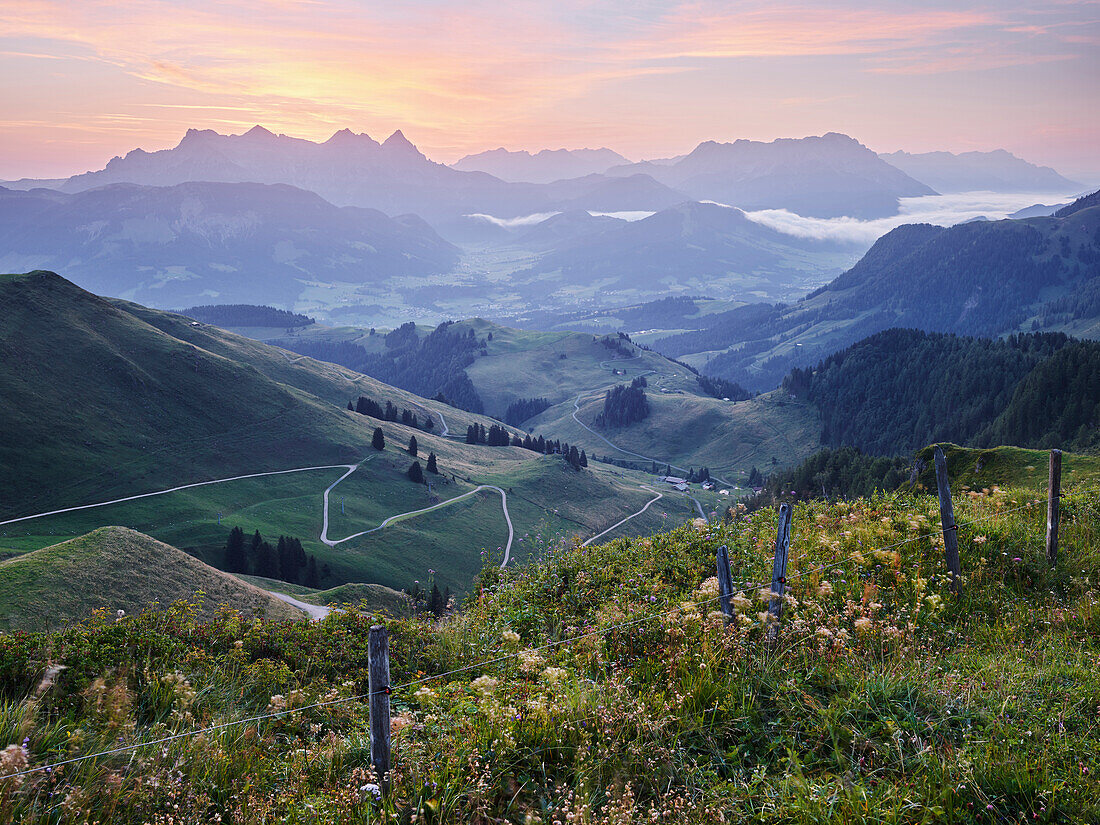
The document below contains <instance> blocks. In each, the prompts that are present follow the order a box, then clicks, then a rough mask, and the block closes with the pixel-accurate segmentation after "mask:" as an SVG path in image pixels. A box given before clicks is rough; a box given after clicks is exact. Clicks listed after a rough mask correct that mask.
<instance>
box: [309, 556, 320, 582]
mask: <svg viewBox="0 0 1100 825" xmlns="http://www.w3.org/2000/svg"><path fill="white" fill-rule="evenodd" d="M320 586H321V577H320V576H319V575H318V574H317V559H316V557H315V556H312V555H311V556H310V557H309V562H308V563H307V564H306V587H320Z"/></svg>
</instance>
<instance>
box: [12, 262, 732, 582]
mask: <svg viewBox="0 0 1100 825" xmlns="http://www.w3.org/2000/svg"><path fill="white" fill-rule="evenodd" d="M0 300H2V301H3V305H4V307H5V312H4V314H3V316H2V317H0V344H2V346H3V348H4V352H5V358H4V359H3V360H2V361H0V386H3V387H4V388H5V395H4V401H5V403H4V404H3V405H2V406H0V432H3V433H4V438H3V439H2V440H0V522H3V523H0V547H2V548H4V550H5V551H12V552H26V551H31V550H36V549H38V548H42V547H46V546H49V545H52V544H56V543H57V542H59V541H62V540H64V539H67V538H74V537H76V536H80V535H83V534H85V533H88V532H89V531H91V530H94V529H95V528H97V527H102V526H104V525H108V524H121V525H125V526H127V527H130V528H133V529H136V530H140V531H141V532H143V533H146V534H148V535H151V536H154V537H155V538H157V539H158V540H161V541H164V542H166V543H169V544H171V545H173V546H176V547H180V548H184V549H186V550H187V552H189V553H191V554H193V555H195V556H196V557H197V558H200V559H202V560H203V561H205V562H207V563H210V564H212V565H214V566H222V565H223V564H224V547H225V544H226V540H227V537H228V534H229V531H230V529H231V528H233V527H240V528H241V529H242V530H244V531H245V533H246V534H247V535H250V536H251V535H252V534H253V533H254V532H256V531H259V532H260V533H261V534H262V536H263V537H264V538H265V539H267V540H269V541H270V542H272V543H274V542H276V541H277V540H278V537H279V536H281V535H283V536H292V537H296V538H298V539H300V540H301V541H302V543H303V549H304V550H305V552H306V553H307V554H309V555H312V556H314V557H315V558H316V562H317V567H318V571H319V576H320V584H321V586H322V587H325V588H329V587H335V586H337V585H340V584H344V583H347V582H366V583H373V584H380V585H384V586H386V587H389V588H392V589H394V590H403V589H407V588H410V587H411V586H412V584H413V582H414V581H415V580H420V581H426V580H427V578H428V576H429V573H428V571H429V570H435V571H436V580H437V581H438V582H439V585H440V587H441V588H443V587H450V588H451V590H452V592H455V593H462V592H465V590H466V589H467V588H468V587H469V585H470V581H471V577H472V576H473V574H474V573H475V572H476V571H477V570H478V569H480V567H481V565H482V557H481V552H482V551H483V550H484V551H486V552H489V553H491V554H493V556H494V557H495V558H496V559H497V560H498V562H502V561H503V560H504V551H505V549H506V546H507V540H508V535H509V532H508V526H507V524H506V522H505V518H504V509H503V506H502V501H501V497H500V493H498V492H496V491H494V490H488V489H483V490H480V491H479V490H478V488H479V487H480V486H481V485H493V486H496V487H499V488H500V489H503V490H505V491H506V495H507V496H508V497H509V501H508V509H509V512H510V514H511V517H512V521H513V527H514V542H513V546H512V548H511V552H510V554H509V558H510V559H513V560H515V561H521V560H524V559H526V558H529V557H530V556H531V555H532V554H533V553H536V552H540V550H539V548H540V547H542V546H544V544H545V543H548V542H551V541H554V540H556V539H557V538H560V537H563V536H570V537H571V536H574V535H577V536H580V537H581V539H582V540H586V539H588V538H591V537H592V536H594V535H596V534H597V533H600V532H602V531H604V530H606V529H607V528H609V527H610V526H612V525H614V524H616V523H617V522H619V521H622V520H623V519H626V518H627V517H629V516H631V515H632V514H634V513H637V512H638V511H639V510H640V509H641V508H642V507H643V505H644V504H645V503H646V502H647V501H648V500H649V499H651V498H652V496H653V494H652V493H651V492H649V491H648V490H647V489H645V487H644V485H646V484H647V483H649V482H651V481H652V477H651V476H650V475H648V474H643V473H637V472H631V471H629V470H623V469H619V468H614V467H608V466H605V465H600V464H597V463H596V462H591V465H590V466H589V468H588V469H585V470H583V471H579V472H578V471H575V470H573V469H572V468H569V467H568V465H567V464H565V462H564V461H563V460H562V459H561V458H560V457H558V456H552V455H542V454H539V453H535V452H532V451H530V450H525V449H521V448H518V447H488V446H485V445H469V444H466V443H465V439H464V438H463V437H462V434H464V433H465V430H466V428H467V426H468V425H470V424H471V423H474V422H477V423H479V424H480V425H481V426H484V427H489V426H491V425H492V424H493V423H494V422H493V420H492V419H490V418H488V417H486V416H475V415H472V414H470V413H467V412H464V411H462V410H458V409H455V408H454V407H451V406H449V405H447V404H444V403H440V402H437V401H429V400H426V399H424V398H421V397H419V396H416V395H414V394H412V393H410V392H407V391H404V390H399V389H396V388H394V387H391V386H388V385H386V384H383V383H382V382H380V381H378V380H376V379H373V378H370V377H368V376H365V375H361V374H358V373H355V372H352V371H351V370H348V369H345V368H343V367H339V366H336V365H334V364H330V363H324V362H319V361H315V360H313V359H311V358H306V357H303V356H300V355H296V354H294V353H291V352H288V351H286V350H283V349H279V348H277V347H273V346H269V345H267V344H263V343H260V342H258V341H255V340H251V339H248V338H243V337H240V336H238V335H234V334H232V333H229V332H225V331H223V330H220V329H217V328H215V327H211V326H207V325H203V324H196V322H193V321H192V320H190V319H188V318H186V317H185V316H182V315H176V314H173V313H166V312H160V311H158V310H152V309H147V308H145V307H141V306H138V305H135V304H131V303H128V302H125V301H108V300H104V299H102V298H97V297H96V296H94V295H91V294H89V293H87V292H85V291H83V290H81V289H79V288H77V287H75V286H74V285H73V284H71V283H69V282H68V281H66V280H65V279H63V278H61V277H60V276H58V275H55V274H53V273H47V272H35V273H29V274H27V275H11V276H3V277H0ZM360 395H364V396H367V397H369V398H371V399H372V400H374V401H376V402H379V403H382V404H385V403H392V404H394V405H395V406H396V407H397V408H398V409H408V410H410V411H412V412H414V413H415V414H416V415H417V416H418V419H419V421H420V424H421V426H423V424H424V421H425V419H426V418H427V417H428V416H430V417H431V420H432V422H433V424H434V427H433V430H432V431H431V432H426V431H424V430H421V429H415V428H414V427H413V426H410V425H408V424H402V423H400V421H396V422H395V421H381V420H379V419H377V418H374V417H371V416H369V415H361V414H357V413H355V412H351V411H349V410H348V409H347V408H346V407H347V404H348V402H349V401H351V400H354V399H356V398H357V397H358V396H360ZM444 425H446V426H447V427H449V428H450V430H451V431H452V432H451V433H450V436H449V437H444V436H443V435H442V433H443V430H444ZM376 428H380V429H381V430H382V431H383V433H384V439H385V447H384V449H382V450H376V449H374V448H372V447H371V440H372V434H373V432H374V430H375V429H376ZM414 436H415V437H416V439H417V442H418V451H417V456H416V458H415V460H418V461H419V462H420V463H421V465H422V467H423V466H424V464H425V462H426V460H427V458H428V455H429V453H435V455H436V457H437V461H438V468H439V474H438V475H431V474H428V476H427V480H428V481H429V482H431V486H430V487H429V486H426V485H424V484H417V483H414V482H412V481H410V479H409V477H408V475H407V471H408V470H409V467H410V465H411V464H412V462H413V461H414V457H413V456H412V455H410V454H409V452H408V447H409V443H410V439H411V438H412V437H414ZM576 443H577V445H578V446H579V447H590V445H591V442H590V441H587V440H580V441H578V442H576ZM351 465H355V466H356V469H355V471H354V472H353V473H351V474H347V473H348V468H349V466H351ZM264 473H277V474H276V475H262V474H264ZM345 474H347V475H346V477H344V476H345ZM337 482H339V483H338V485H337ZM333 485H337V486H335V487H333V489H332V492H331V496H330V501H329V507H328V539H329V541H330V542H332V543H331V544H326V543H323V542H322V541H321V533H322V527H323V525H324V518H325V507H324V503H323V498H322V495H323V493H324V492H325V490H326V489H328V488H330V487H332V486H333ZM161 491H167V492H165V494H163V495H161V494H160V492H161ZM150 493H155V494H156V495H151V496H150V495H148V494H150ZM119 499H125V500H119ZM452 500H454V503H453V504H449V503H448V502H451V501H452ZM704 501H705V504H706V506H707V508H708V509H709V510H711V511H713V510H715V509H717V504H718V502H717V501H709V500H705V499H704ZM102 502H116V503H111V504H108V505H107V506H95V507H89V508H87V509H75V510H72V511H70V512H57V513H53V514H49V515H40V514H43V513H47V514H48V513H52V512H53V511H57V510H64V509H65V508H68V507H83V506H84V505H98V504H100V503H102ZM435 505H442V506H439V507H437V508H436V509H429V508H432V507H433V506H435ZM692 507H694V505H693V504H692V503H690V502H687V501H686V499H685V500H681V501H678V500H675V498H674V497H673V496H667V497H666V499H665V501H662V502H661V503H660V506H659V507H658V506H655V507H651V508H650V509H649V510H647V511H646V512H644V513H643V514H641V515H639V516H638V517H637V518H634V519H631V520H630V521H628V522H626V523H625V524H624V525H623V526H622V527H621V528H620V532H622V533H625V534H632V533H634V532H635V531H646V530H648V531H652V530H654V529H658V528H659V527H660V526H661V525H662V524H664V523H666V522H664V521H663V519H662V514H663V515H664V516H665V517H673V518H676V519H681V518H690V517H691V515H692V514H691V512H690V511H689V510H690V508H692ZM418 511H427V512H418ZM408 513H412V514H413V515H409V516H402V514H408ZM36 514H38V515H36ZM27 516H33V517H32V518H24V517H27ZM395 516H402V517H401V518H398V519H396V520H393V521H391V522H390V523H389V526H387V527H385V528H384V529H378V530H375V529H373V528H377V527H379V525H381V524H382V523H383V522H386V521H387V520H388V519H391V517H395ZM12 519H15V520H16V521H11V520H12Z"/></svg>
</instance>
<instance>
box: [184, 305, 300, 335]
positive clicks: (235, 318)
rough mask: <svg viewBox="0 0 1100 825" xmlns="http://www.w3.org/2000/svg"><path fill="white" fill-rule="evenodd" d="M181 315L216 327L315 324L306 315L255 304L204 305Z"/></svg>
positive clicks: (287, 326)
mask: <svg viewBox="0 0 1100 825" xmlns="http://www.w3.org/2000/svg"><path fill="white" fill-rule="evenodd" d="M180 314H181V315H186V316H187V317H188V318H194V319H195V320H196V321H201V322H202V323H204V324H213V325H214V326H218V327H283V328H286V329H295V328H297V327H308V326H309V325H310V324H315V323H317V322H316V321H314V320H313V319H312V318H310V317H308V316H306V315H299V314H298V313H296V312H288V311H287V310H285V309H276V308H275V307H269V306H257V305H256V304H206V305H204V306H198V307H191V308H190V309H185V310H182V311H181V313H180Z"/></svg>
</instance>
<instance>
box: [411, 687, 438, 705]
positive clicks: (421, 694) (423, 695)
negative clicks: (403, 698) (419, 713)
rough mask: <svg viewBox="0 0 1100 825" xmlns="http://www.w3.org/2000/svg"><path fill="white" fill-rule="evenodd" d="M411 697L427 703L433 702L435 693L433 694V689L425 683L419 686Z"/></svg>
mask: <svg viewBox="0 0 1100 825" xmlns="http://www.w3.org/2000/svg"><path fill="white" fill-rule="evenodd" d="M413 698H415V699H417V700H418V701H420V702H422V703H424V704H427V703H429V702H434V701H435V698H436V695H435V691H434V690H432V689H431V688H430V687H428V686H427V685H425V686H423V687H421V688H420V689H419V690H417V691H416V693H414V694H413Z"/></svg>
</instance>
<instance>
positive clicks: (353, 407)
mask: <svg viewBox="0 0 1100 825" xmlns="http://www.w3.org/2000/svg"><path fill="white" fill-rule="evenodd" d="M348 409H349V410H351V411H352V412H355V405H354V404H352V403H351V402H350V401H349V402H348Z"/></svg>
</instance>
